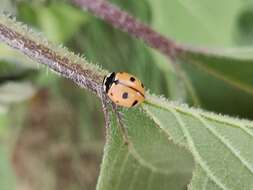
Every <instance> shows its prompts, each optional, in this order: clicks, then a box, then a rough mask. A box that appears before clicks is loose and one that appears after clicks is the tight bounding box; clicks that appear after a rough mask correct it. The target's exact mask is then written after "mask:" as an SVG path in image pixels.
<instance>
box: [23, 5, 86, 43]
mask: <svg viewBox="0 0 253 190" xmlns="http://www.w3.org/2000/svg"><path fill="white" fill-rule="evenodd" d="M19 12H20V15H19V16H20V17H21V18H22V19H23V20H24V21H26V22H29V23H31V24H33V25H34V26H36V27H38V28H40V29H41V30H42V32H44V33H45V35H46V36H47V38H48V39H50V40H51V41H53V42H57V43H62V42H66V41H67V40H69V39H70V38H71V37H73V35H74V34H75V33H76V32H77V31H78V30H79V29H80V27H81V25H82V24H84V23H85V22H86V21H87V16H86V15H85V14H84V13H83V12H82V11H81V10H79V9H77V8H74V7H73V6H70V5H68V4H66V3H57V4H56V3H51V4H50V5H49V6H48V7H45V6H42V5H33V4H32V5H30V4H28V3H21V4H20V5H19Z"/></svg>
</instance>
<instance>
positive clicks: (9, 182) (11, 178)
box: [0, 144, 16, 190]
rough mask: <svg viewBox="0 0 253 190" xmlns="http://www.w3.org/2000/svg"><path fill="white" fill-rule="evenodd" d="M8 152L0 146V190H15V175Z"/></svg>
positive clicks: (4, 147)
mask: <svg viewBox="0 0 253 190" xmlns="http://www.w3.org/2000/svg"><path fill="white" fill-rule="evenodd" d="M9 156H10V155H9V151H8V150H7V148H6V146H4V145H3V144H1V145H0V186H1V189H2V190H14V189H16V181H15V175H14V173H13V171H12V168H11V163H10V159H9Z"/></svg>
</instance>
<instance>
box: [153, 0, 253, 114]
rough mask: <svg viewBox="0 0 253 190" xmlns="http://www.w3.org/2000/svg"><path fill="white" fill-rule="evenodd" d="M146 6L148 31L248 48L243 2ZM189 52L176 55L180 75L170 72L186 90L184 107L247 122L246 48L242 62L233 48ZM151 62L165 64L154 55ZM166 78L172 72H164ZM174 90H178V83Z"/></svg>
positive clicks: (250, 101) (250, 103)
mask: <svg viewBox="0 0 253 190" xmlns="http://www.w3.org/2000/svg"><path fill="white" fill-rule="evenodd" d="M149 2H150V4H151V7H152V10H153V11H152V12H153V14H152V21H153V22H152V25H153V27H154V28H155V29H157V30H158V31H159V32H161V33H163V34H164V35H166V36H169V37H170V38H172V39H174V40H177V41H179V42H182V43H187V44H194V45H198V46H199V45H201V46H205V47H208V46H212V47H213V46H219V47H228V46H232V45H235V44H238V43H240V42H241V43H240V44H242V43H244V44H245V41H247V42H248V43H247V44H250V39H251V38H252V37H251V36H252V35H251V31H252V29H251V27H252V26H251V25H250V23H252V22H251V20H252V19H251V15H252V10H251V8H249V7H250V6H249V2H246V1H240V0H232V1H230V0H223V1H219V0H214V1H202V0H196V1H183V0H176V1H163V0H157V1H152V0H151V1H149ZM250 5H252V4H250ZM224 7H226V11H224ZM165 20H166V22H165ZM235 34H237V36H236V35H235ZM238 35H239V36H238ZM240 40H241V41H240ZM243 41H244V42H243ZM189 49H190V48H189ZM189 49H187V50H185V52H184V53H183V54H182V55H179V57H178V62H181V63H182V64H181V65H180V66H181V70H182V71H181V72H182V73H184V75H183V77H182V73H181V74H178V73H179V71H176V73H177V74H178V75H181V76H179V77H178V78H179V79H181V80H183V81H184V86H183V88H184V89H185V90H186V91H187V98H185V100H186V101H187V102H188V103H189V104H193V103H195V104H196V103H197V104H199V105H200V106H201V107H202V108H205V109H208V110H211V111H216V112H219V113H226V114H230V115H239V116H242V117H247V118H253V98H252V84H253V80H252V77H251V76H252V66H251V65H252V63H253V59H252V50H251V57H250V59H248V60H244V59H236V57H237V58H240V57H241V58H242V57H244V56H245V52H244V51H242V49H239V48H238V49H237V50H234V51H233V54H236V56H234V55H233V54H232V53H230V54H228V53H227V52H226V49H225V50H221V49H217V50H215V51H214V52H218V53H210V52H208V51H206V53H203V51H202V50H201V51H197V50H196V51H192V50H189ZM248 54H250V53H248ZM225 55H226V57H225ZM155 58H156V60H157V61H156V62H159V64H163V65H166V64H168V62H167V61H162V60H161V59H160V58H159V57H158V56H155ZM156 62H155V63H156ZM167 75H172V74H171V72H168V71H167ZM178 83H179V82H178V80H174V81H173V80H172V82H171V86H172V87H173V86H175V87H177V86H179V85H178ZM207 87H208V89H207ZM178 88H182V85H181V86H180V87H178ZM173 89H176V88H173ZM173 99H175V98H173ZM178 99H182V98H181V97H179V98H178ZM235 102H236V104H235Z"/></svg>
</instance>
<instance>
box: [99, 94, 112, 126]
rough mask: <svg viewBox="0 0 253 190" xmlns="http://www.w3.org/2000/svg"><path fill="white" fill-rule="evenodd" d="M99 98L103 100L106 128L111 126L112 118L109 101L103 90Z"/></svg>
mask: <svg viewBox="0 0 253 190" xmlns="http://www.w3.org/2000/svg"><path fill="white" fill-rule="evenodd" d="M99 96H100V99H101V103H102V109H103V113H104V119H105V127H106V128H107V127H109V126H110V117H109V109H108V107H109V105H110V104H109V100H108V98H107V96H106V94H105V93H104V92H103V89H101V90H100V92H99Z"/></svg>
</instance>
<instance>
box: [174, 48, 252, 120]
mask: <svg viewBox="0 0 253 190" xmlns="http://www.w3.org/2000/svg"><path fill="white" fill-rule="evenodd" d="M179 60H180V61H181V62H182V64H181V67H182V68H183V70H185V72H186V73H187V75H188V78H189V79H190V81H191V83H192V85H193V86H194V88H195V91H196V94H197V96H198V97H199V99H200V102H201V105H202V107H205V108H207V109H209V110H212V111H216V112H222V113H227V114H231V115H240V116H243V117H247V118H253V98H252V97H253V79H252V69H253V59H243V58H233V57H228V56H222V55H219V54H208V53H199V52H190V51H188V52H184V53H183V54H182V55H180V57H179ZM207 87H208V88H207ZM235 102H236V104H235Z"/></svg>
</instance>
